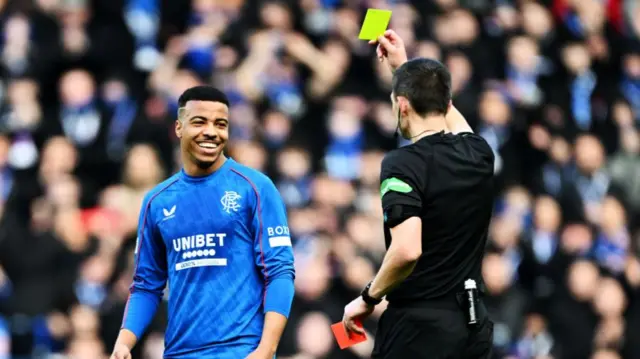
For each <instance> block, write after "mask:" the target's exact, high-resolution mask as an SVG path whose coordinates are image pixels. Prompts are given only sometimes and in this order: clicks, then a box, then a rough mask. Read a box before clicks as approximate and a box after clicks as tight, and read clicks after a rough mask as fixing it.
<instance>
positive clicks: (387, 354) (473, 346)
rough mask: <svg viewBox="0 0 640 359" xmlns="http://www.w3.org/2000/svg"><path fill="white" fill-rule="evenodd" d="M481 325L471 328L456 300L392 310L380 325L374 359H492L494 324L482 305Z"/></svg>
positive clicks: (380, 321)
mask: <svg viewBox="0 0 640 359" xmlns="http://www.w3.org/2000/svg"><path fill="white" fill-rule="evenodd" d="M478 314H479V317H480V318H482V319H481V321H480V323H479V324H478V325H477V326H476V327H473V328H469V327H468V326H467V316H466V314H465V312H464V311H463V310H462V309H460V307H459V306H458V304H457V302H456V301H455V300H447V301H446V302H445V301H437V302H425V303H421V304H420V305H411V306H402V307H392V306H389V307H388V308H387V310H385V312H384V313H383V314H382V316H381V317H380V320H379V322H378V330H377V332H376V338H375V345H374V349H373V353H372V358H373V359H398V358H400V359H409V358H411V359H488V358H490V357H491V348H492V344H493V322H491V321H490V320H489V318H488V317H487V315H486V307H485V306H484V304H482V301H480V303H479V308H478Z"/></svg>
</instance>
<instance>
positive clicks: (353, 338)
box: [331, 321, 367, 349]
mask: <svg viewBox="0 0 640 359" xmlns="http://www.w3.org/2000/svg"><path fill="white" fill-rule="evenodd" d="M356 325H357V326H358V327H360V328H362V324H361V323H360V322H359V321H356ZM331 330H332V331H333V335H334V336H335V337H336V340H337V341H338V345H339V346H340V349H345V348H348V347H350V346H352V345H355V344H358V343H362V342H364V341H365V340H367V335H366V334H358V333H355V332H350V333H349V334H347V330H346V329H345V327H344V324H343V323H342V322H339V323H335V324H333V325H332V326H331Z"/></svg>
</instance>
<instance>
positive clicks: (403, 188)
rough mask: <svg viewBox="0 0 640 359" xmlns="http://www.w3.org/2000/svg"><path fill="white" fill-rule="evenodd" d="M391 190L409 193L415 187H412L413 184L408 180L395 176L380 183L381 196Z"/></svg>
mask: <svg viewBox="0 0 640 359" xmlns="http://www.w3.org/2000/svg"><path fill="white" fill-rule="evenodd" d="M389 191H394V192H400V193H409V192H411V191H413V188H411V186H409V185H408V184H407V183H406V182H404V181H402V180H400V179H397V178H395V177H391V178H387V179H386V180H384V181H382V184H381V185H380V197H384V195H385V194H386V193H387V192H389Z"/></svg>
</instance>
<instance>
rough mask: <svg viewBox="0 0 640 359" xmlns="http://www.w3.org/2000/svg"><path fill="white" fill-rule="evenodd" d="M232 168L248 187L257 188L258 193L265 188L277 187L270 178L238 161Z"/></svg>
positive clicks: (234, 162)
mask: <svg viewBox="0 0 640 359" xmlns="http://www.w3.org/2000/svg"><path fill="white" fill-rule="evenodd" d="M231 166H232V167H231V168H232V170H233V172H234V173H235V174H236V175H238V176H240V177H241V178H242V179H243V180H244V181H245V182H246V183H247V184H248V185H250V186H252V187H255V189H256V190H258V191H260V190H262V189H263V188H265V187H267V188H271V187H272V186H275V185H274V184H273V181H272V180H271V178H269V176H267V175H266V174H264V173H262V172H260V171H258V170H257V169H255V168H251V167H249V166H246V165H243V164H241V163H238V162H236V161H233V163H232V164H231Z"/></svg>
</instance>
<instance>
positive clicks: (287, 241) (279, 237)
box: [267, 226, 291, 248]
mask: <svg viewBox="0 0 640 359" xmlns="http://www.w3.org/2000/svg"><path fill="white" fill-rule="evenodd" d="M267 236H268V237H269V246H270V247H272V248H273V247H291V234H290V233H289V227H288V226H275V227H268V228H267Z"/></svg>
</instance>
